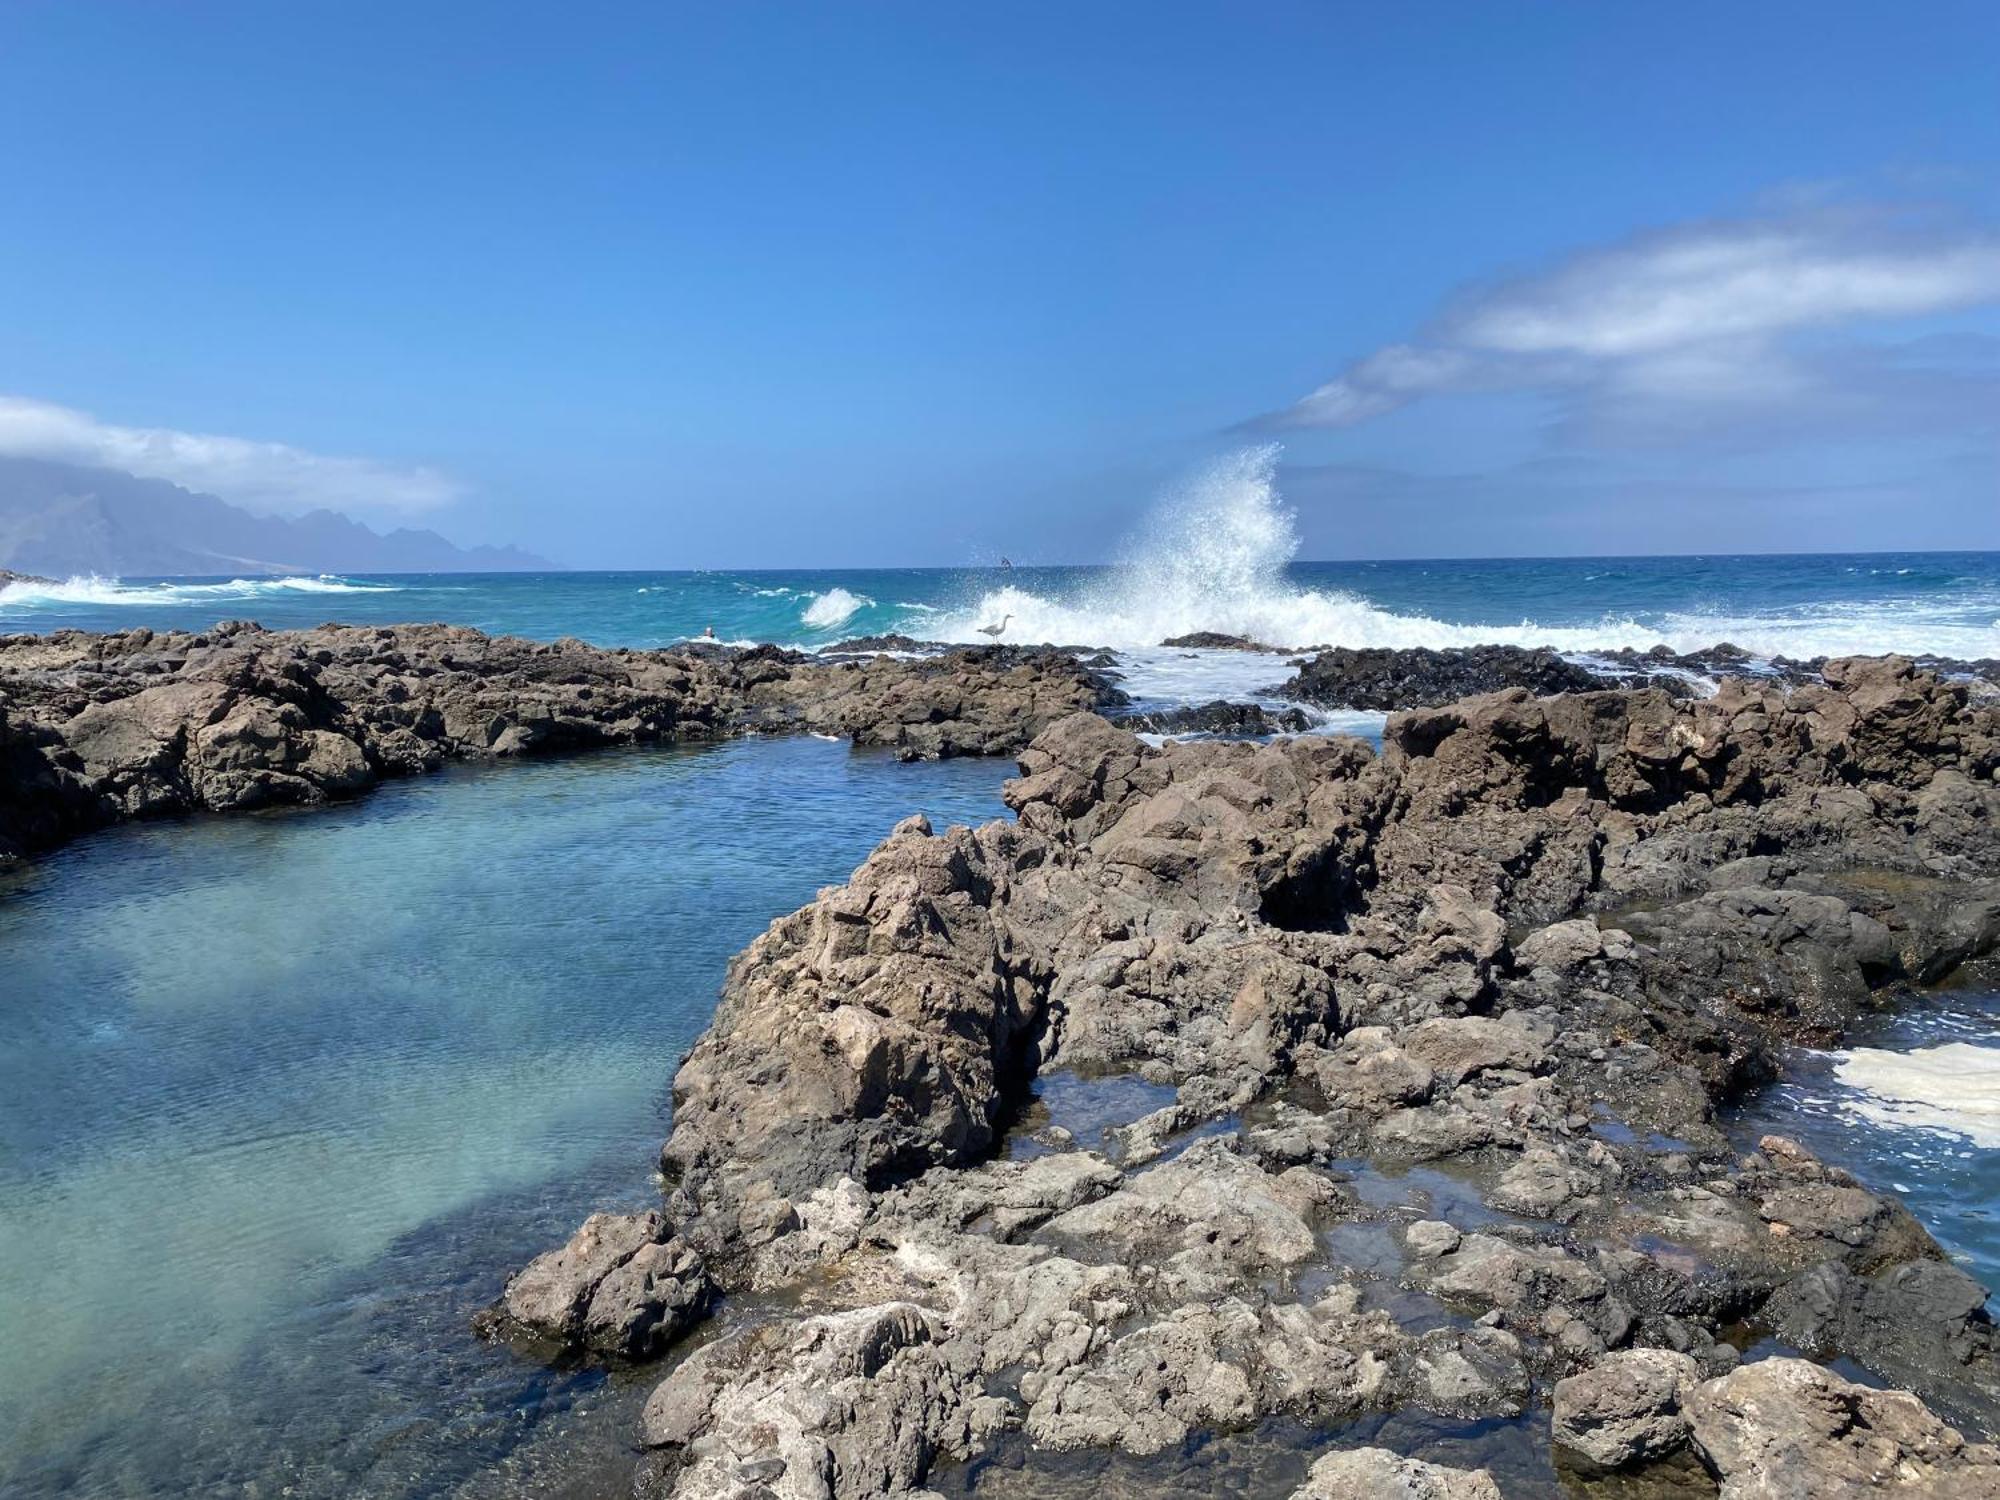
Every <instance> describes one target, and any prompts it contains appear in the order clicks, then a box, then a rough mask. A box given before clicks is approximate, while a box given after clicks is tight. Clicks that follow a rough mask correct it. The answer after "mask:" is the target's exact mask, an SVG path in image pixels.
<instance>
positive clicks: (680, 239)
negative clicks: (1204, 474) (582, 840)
mask: <svg viewBox="0 0 2000 1500" xmlns="http://www.w3.org/2000/svg"><path fill="white" fill-rule="evenodd" d="M1996 77H2000V9H1996V8H1995V7H1993V6H1991V5H1990V4H1965V5H1954V4H1935V3H1931V4H1915V5H1910V6H1904V7H1895V8H1893V10H1892V9H1891V8H1888V7H1884V6H1881V5H1879V4H1867V5H1852V4H1838V3H1831V4H1829V3H1818V4H1811V5H1805V4H1799V5H1786V4H1770V5H1759V6H1740V5H1714V4H1684V5H1675V6H1671V7H1664V6H1660V7H1655V6H1644V7H1642V6H1607V5H1601V4H1580V5H1559V4H1540V5H1535V6H1494V5H1487V4H1463V5H1444V4H1412V5H1406V6H1380V5H1365V6H1364V5H1358V4H1357V5H1329V4H1318V5H1288V4H1270V5H1258V6H1234V5H1223V4H1215V5H1184V4H1159V3H1153V4H1133V5H1090V6H1075V5H1038V4H1026V5H1019V4H1017V5H1007V6H970V5H938V4H934V3H931V4H921V5H917V4H912V5H865V6H830V5H819V4H811V5H807V4H800V5H767V4H756V3H745V4H729V5H703V6H682V5H675V6H650V7H639V6H618V7H612V6H601V5H596V4H591V3H566V4H563V5H560V6H556V5H542V6H530V5H514V6H485V5H482V6H477V7H475V6H463V7H458V6H451V5H446V4H441V3H440V4H428V5H419V6H409V5H393V6H392V5H372V4H364V3H354V0H347V3H339V4H335V3H297V4H284V5H270V4H267V3H243V4H230V5H223V4H201V3H182V4H176V5H173V6H162V5H157V4H150V3H149V4H130V5H120V4H112V3H91V4H78V3H74V0H16V3H14V4H11V5H9V6H7V7H6V8H5V9H4V11H0V129H4V131H5V132H6V138H7V140H8V141H9V142H10V143H11V149H10V150H8V151H7V152H5V153H0V201H4V202H5V203H6V204H7V205H8V206H9V207H8V214H7V228H6V232H5V233H4V234H0V394H4V396H5V398H6V400H5V401H4V403H0V451H9V452H24V453H33V454H40V455H43V456H56V457H69V458H91V459H95V460H96V461H103V462H116V463H119V464H121V465H122V466H126V467H130V468H133V469H135V470H139V471H149V472H154V473H158V474H160V475H162V476H164V477H171V478H177V479H179V480H181V481H182V482H185V483H189V484H191V485H192V486H194V487H198V488H207V489H211V490H214V491H215V492H217V493H221V494H223V495H224V496H225V498H229V499H233V500H237V501H240V502H242V503H246V504H250V505H253V506H256V507H258V508H264V509H299V508H303V507H305V506H309V505H312V504H320V503H332V504H336V505H338V506H340V507H341V508H344V509H347V510H349V511H351V512H352V513H354V514H356V515H359V516H361V517H363V518H365V519H367V520H369V521H371V522H372V523H375V524H378V525H379V524H395V523H401V522H409V523H412V524H424V525H433V526H436V527H437V528H438V529H440V530H443V531H445V532H446V533H447V534H448V535H450V536H452V537H453V538H454V539H456V540H461V541H515V542H519V543H522V544H524V545H526V546H529V547H532V548H534V549H536V550H539V551H542V552H544V553H546V554H548V555H551V556H554V557H556V558H558V559H560V560H561V561H564V562H566V563H571V564H576V565H582V566H661V567H673V566H708V565H735V566H754V565H773V566H777V565H812V564H826V565H835V564H868V563H946V564H948V563H959V562H968V561H981V560H990V559H991V558H992V557H993V556H994V555H996V554H998V553H1001V552H1005V553H1008V554H1010V555H1012V556H1013V557H1014V558H1015V559H1016V560H1033V561H1078V560H1090V559H1093V558H1100V557H1104V556H1106V555H1109V554H1110V553H1112V552H1113V551H1114V550H1115V547H1116V544H1117V541H1118V538H1119V537H1120V535H1121V534H1122V533H1123V532H1124V531H1125V530H1126V529H1127V528H1128V527H1129V526H1130V525H1131V524H1132V523H1133V521H1134V519H1135V518H1136V517H1137V516H1138V515H1139V514H1141V513H1142V512H1143V511H1144V510H1145V509H1146V508H1147V506H1148V504H1149V503H1150V501H1151V499H1152V497H1153V496H1154V495H1155V494H1156V493H1157V491H1158V490H1159V489H1160V487H1161V486H1162V485H1163V484H1165V483H1167V482H1168V481H1170V480H1171V478H1172V477H1173V476H1174V475H1175V474H1177V473H1180V472H1183V471H1185V470H1186V469H1187V468H1189V467H1190V466H1191V465H1194V464H1196V463H1198V462H1200V461H1201V460H1202V459H1203V458H1205V457H1206V456H1208V455H1210V454H1212V453H1214V452H1215V451H1216V450H1218V449H1220V448H1223V447H1226V446H1229V445H1231V444H1235V443H1240V442H1244V441H1254V440H1261V439H1264V438H1267V437H1271V436H1275V437H1277V438H1279V439H1280V440H1282V441H1283V442H1284V443H1285V452H1286V469H1285V486H1286V493H1287V495H1288V497H1289V498H1290V500H1291V501H1292V503H1293V504H1294V505H1295V507H1296V508H1297V510H1298V513H1299V521H1300V529H1301V531H1302V533H1303V534H1304V537H1305V542H1306V545H1305V552H1306V554H1307V555H1310V556H1319V557H1342V556H1395V555H1403V556H1410V555H1418V556H1425V555H1428V556H1435V555H1440V554H1500V553H1516V554H1547V553H1563V552H1605V551H1716V550H1726V549H1729V548H1739V549H1743V550H1769V549H1779V548H1786V547H1794V548H1798V549H1801V550H1807V549H1809V550H1834V549H1842V548H1862V547H1889V546H1896V545H1907V546H1924V547H1949V546H1966V547H1973V546H1984V547H1994V546H2000V456H1997V455H2000V445H1997V444H1996V425H2000V418H1997V417H1996V413H2000V353H1997V352H1996V351H2000V109H1996V107H1995V103H1994V80H1995V78H1996Z"/></svg>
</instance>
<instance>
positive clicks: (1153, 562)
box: [933, 444, 1661, 650]
mask: <svg viewBox="0 0 2000 1500" xmlns="http://www.w3.org/2000/svg"><path fill="white" fill-rule="evenodd" d="M1278 454H1279V449H1278V447H1277V445H1275V444H1272V445H1268V446H1263V447H1256V448H1246V449H1243V450H1241V451H1239V452H1236V453H1232V454H1229V455H1227V456H1225V457H1223V458H1221V459H1219V460H1217V461H1216V462H1215V463H1213V464H1211V465H1210V466H1209V467H1208V468H1206V469H1204V470H1203V471H1201V472H1200V473H1199V474H1197V475H1196V476H1195V477H1194V478H1193V479H1191V480H1190V481H1188V482H1187V483H1186V484H1184V485H1183V486H1182V487H1181V488H1180V489H1178V490H1177V491H1175V492H1174V493H1172V494H1171V495H1169V496H1168V497H1167V499H1166V500H1165V501H1164V503H1162V505H1161V506H1160V508H1159V509H1158V510H1156V511H1155V512H1154V513H1153V515H1152V517H1151V518H1150V519H1149V520H1148V522H1147V524H1146V526H1145V528H1144V530H1143V531H1142V532H1141V534H1140V536H1139V537H1138V538H1137V539H1136V541H1135V542H1134V543H1133V544H1131V545H1130V546H1128V548H1127V549H1126V551H1125V555H1124V558H1123V560H1122V561H1121V562H1120V563H1119V564H1117V565H1116V566H1115V567H1114V568H1112V569H1111V571H1110V573H1109V575H1108V576H1107V577H1106V578H1105V579H1104V580H1103V581H1102V582H1101V583H1099V584H1098V585H1096V586H1095V587H1093V588H1090V589H1088V590H1086V591H1085V592H1084V593H1083V594H1082V595H1080V596H1079V597H1078V598H1076V599H1074V600H1072V601H1063V600H1058V599H1048V598H1044V597H1042V596H1041V595H1039V594H1034V593H1030V592H1028V591H1027V590H1026V589H1022V588H1018V587H1008V588H1003V589H996V590H994V591H993V592H991V593H989V594H987V595H985V596H984V597H983V598H982V599H980V600H979V602H978V603H977V604H976V605H975V606H974V607H973V608H972V609H971V610H970V611H969V612H967V613H964V614H960V615H955V616H953V617H952V618H951V619H950V620H949V621H948V622H945V623H944V631H945V635H944V638H946V639H950V640H965V641H971V640H977V639H978V638H979V636H978V633H977V632H978V627H979V626H980V625H982V624H985V623H988V622H990V621H993V620H998V619H1000V618H1001V617H1002V616H1004V615H1007V614H1012V615H1013V616H1014V625H1013V628H1012V629H1011V630H1009V632H1008V634H1007V639H1009V640H1012V641H1053V642H1056V643H1059V644H1063V645H1088V646H1115V647H1121V648H1126V649H1144V648H1148V647H1157V646H1158V645H1159V644H1160V643H1161V642H1162V641H1166V640H1169V639H1172V638H1174V637H1176V636H1183V635H1190V634H1192V633H1194V632H1196V631H1214V632H1216V633H1218V634H1221V635H1234V636H1242V637H1245V638H1246V639H1249V640H1252V641H1256V642H1259V643H1261V644H1263V645H1267V646H1277V647H1283V648H1291V647H1300V646H1315V645H1337V646H1472V645H1483V644H1489V643H1491V644H1513V645H1533V646H1541V645H1551V646H1558V647H1561V648H1563V649H1566V650H1582V649H1586V648H1589V647H1598V648H1603V647H1615V646H1637V647H1640V648H1645V647H1649V646H1654V645H1657V644H1659V643H1660V640H1661V637H1660V636H1659V634H1658V633H1657V632H1654V631H1651V630H1647V629H1644V628H1643V627H1640V626H1637V625H1634V624H1632V623H1630V622H1628V621H1607V622H1606V623H1605V624H1604V625H1603V626H1601V627H1591V628H1589V629H1578V628H1557V629H1545V628H1543V627H1540V626H1537V625H1534V624H1532V623H1523V624H1521V625H1518V626H1492V625H1453V624H1448V623H1446V622H1445V621H1443V620H1434V619H1431V618H1429V617H1428V616H1425V615H1399V614H1392V613H1390V612H1389V611H1387V610H1383V609H1378V608H1377V607H1376V606H1374V605H1372V604H1370V603H1368V601H1367V600H1365V599H1362V598H1359V597H1357V596H1356V595H1353V594H1347V593H1342V592H1339V591H1337V590H1329V591H1324V592H1322V591H1319V590H1314V589H1301V588H1299V587H1297V586H1296V585H1294V584H1292V583H1291V582H1289V581H1288V580H1287V579H1286V577H1285V568H1286V566H1287V565H1288V564H1289V563H1290V562H1291V561H1292V558H1293V556H1294V555H1295V554H1296V553H1297V551H1298V547H1299V536H1298V531H1297V529H1296V528H1295V527H1294V526H1293V524H1292V515H1291V512H1290V511H1289V510H1287V509H1286V508H1285V506H1284V503H1283V501H1282V500H1281V499H1280V497H1279V494H1278V484H1277V468H1278ZM933 629H935V627H933Z"/></svg>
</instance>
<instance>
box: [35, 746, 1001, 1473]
mask: <svg viewBox="0 0 2000 1500" xmlns="http://www.w3.org/2000/svg"><path fill="white" fill-rule="evenodd" d="M1011 769H1012V768H1011V766H1010V765H1008V764H1007V763H1005V762H991V761H988V762H979V761H950V762H945V763H942V764H925V765H916V766H908V765H898V764H897V763H896V762H895V761H894V760H893V759H891V758H890V757H888V756H886V755H877V754H866V753H856V752H852V751H850V750H849V749H848V748H847V747H846V746H844V745H837V744H830V743H826V742H823V741H819V740H814V739H807V738H801V739H783V740H757V741H737V742H732V743H728V744H723V745H718V746H709V747H696V748H680V749H667V750H655V751H634V752H608V753H602V754H597V755H592V756H588V757H584V758H579V759H574V760H562V761H545V762H535V763H524V764H515V765H507V766H501V767H494V768H490V769H475V770H455V771H451V772H447V773H445V774H442V775H439V776H436V777H430V778H424V779H419V780H415V781H408V782H400V783H395V784H391V785H389V786H386V787H384V788H382V789H381V790H379V791H378V792H376V793H374V794H373V795H371V796H370V797H368V798H366V799H363V800H362V801H359V802H356V803H352V804H348V805H344V806H341V807H337V808H332V809H327V810H323V811H317V812H309V813H302V814H292V815H277V816H268V817H251V818H232V819H226V820H224V819H211V820H196V821H193V822H177V823H173V824H154V825H143V824H142V825H133V826H128V827H124V828H120V829H116V830H113V831H110V832H108V833H105V834H102V835H99V836H96V837H93V838H90V839H86V840H84V841H82V842H80V843H78V844H76V845H73V846H71V847H70V848H69V849H66V850H64V851H63V852H61V853H60V854H58V855H56V856H54V857H53V858H50V859H48V860H46V861H44V862H42V863H41V864H39V865H37V866H34V867H33V868H31V869H30V870H29V871H27V872H26V873H25V874H23V875H21V876H17V877H15V878H14V879H13V880H12V881H11V882H9V883H8V884H6V885H4V886H0V976H4V979H0V989H3V990H4V996H0V1012H4V1021H5V1025H6V1028H7V1038H8V1044H7V1046H6V1047H5V1049H4V1050H0V1327H4V1328H5V1329H6V1330H7V1338H6V1339H5V1340H4V1341H0V1491H4V1492H5V1493H6V1494H8V1495H10V1496H14V1495H20V1496H42V1495H56V1494H90V1495H112V1496H139V1495H184V1494H221V1493H229V1494H245V1495H259V1496H264V1495H269V1496H276V1495H279V1494H281V1493H290V1494H292V1495H297V1496H310V1495H321V1494H324V1495H329V1496H331V1495H341V1496H352V1495H357V1494H366V1495H370V1496H394V1495H436V1494H449V1493H455V1492H459V1491H460V1489H461V1487H462V1486H463V1487H466V1488H465V1489H464V1492H465V1493H473V1494H479V1495H491V1494H506V1493H511V1492H519V1493H530V1492H532V1493H537V1494H542V1493H551V1492H555V1493H560V1492H562V1488H563V1487H564V1486H571V1487H574V1486H576V1485H580V1484H583V1483H584V1480H585V1478H586V1477H589V1476H595V1477H603V1476H604V1474H605V1473H606V1472H608V1470H610V1469H616V1470H617V1471H618V1472H617V1473H616V1474H615V1475H614V1476H612V1477H611V1489H610V1492H613V1493H615V1492H617V1490H618V1488H619V1487H620V1486H622V1484H623V1483H624V1482H625V1480H626V1479H627V1477H628V1471H627V1469H626V1467H625V1454H624V1443H625V1442H626V1440H627V1439H628V1437H629V1433H630V1416H631V1408H632V1404H633V1402H634V1401H635V1400H637V1399H641V1398H642V1397H643V1392H644V1389H645V1386H644V1384H639V1385H636V1386H632V1385H629V1384H628V1385H621V1384H620V1383H619V1382H617V1381H607V1380H606V1378H605V1377H604V1375H603V1374H602V1373H601V1372H596V1371H591V1370H571V1371H567V1372H562V1371H558V1372H551V1371H549V1370H546V1369H544V1368H543V1367H541V1366H540V1365H538V1364H537V1363H535V1362H534V1361H532V1360H526V1359H521V1358H519V1357H517V1356H515V1355H514V1354H512V1353H511V1352H509V1351H508V1350H506V1349H505V1348H502V1347H495V1346H490V1345H487V1344H483V1343H481V1342H479V1341H478V1340H476V1339H475V1338H474V1337H473V1335H472V1333H471V1331H470V1328H469V1326H468V1320H469V1318H470V1317H471V1315H472V1313H473V1312H474V1311H475V1310H476V1309H477V1308H478V1307H479V1306H481V1305H483V1304H484V1303H485V1302H487V1301H489V1300H490V1299H491V1298H492V1297H493V1296H494V1295H495V1294H496V1293H497V1291H498V1289H499V1286H500V1283H501V1281H502V1280H503V1279H504V1277H505V1275H506V1274H507V1273H508V1272H509V1271H511V1270H513V1269H515V1268H517V1267H518V1266H519V1265H520V1264H521V1263H523V1262H524V1261H525V1260H526V1259H527V1258H529V1257H531V1256H532V1255H534V1254H536V1253H538V1252H539V1251H540V1250H542V1249H545V1248H548V1247H550V1246H551V1245H553V1244H556V1243H559V1242H560V1241H561V1240H562V1239H564V1238H565V1237H566V1236H567V1235H568V1233H569V1232H570V1230H572V1229H573V1228H574V1227H575V1224H576V1223H577V1222H578V1220H580V1219H581V1218H582V1216H583V1215H584V1214H586V1213H588V1212H589V1211H591V1210H592V1209H595V1208H600V1207H604V1206H606V1205H611V1204H627V1205H636V1204H639V1203H642V1202H644V1201H645V1200H646V1198H647V1197H648V1196H649V1195H650V1193H651V1192H652V1165H653V1160H654V1156H655V1154H656V1152H657V1150H658V1147H659V1143H660V1141H661V1140H662V1139H663V1138H664V1136H665V1134H666V1131H667V1127H668V1123H669V1099H668V1084H669V1081H670V1079H671V1077H672V1074H673V1071H674V1068H675V1066H676V1064H677V1062H678V1059H679V1057H680V1056H681V1054H682V1053H683V1052H684V1051H685V1050H686V1048H687V1047H688V1046H689V1045H690V1044H691V1043H692V1042H693V1041H694V1039H695V1037H696V1036H697V1035H698V1034H699V1033H700V1031H701V1030H702V1028H703V1027H704V1026H706V1024H707V1022H708V1018H709V1015H710V1013H711V1011H712V1010H713V1007H714V1002H715V997H716V993H717V990H718V987H719V985H720V983H721V979H722V975H723V970H724V967H725V965H726V963H727V960H728V958H729V957H730V956H731V955H732V954H733V953H735V952H736V951H737V950H738V949H740V948H741V947H743V946H744V945H745V944H746V943H747V942H748V941H749V940H750V939H751V938H752V937H754V936H755V935H756V934H757V933H758V932H760V931H761V930H762V929H763V928H764V926H765V925H766V924H767V923H768V922H769V921H770V920H771V919H772V918H773V917H774V916H776V915H778V914H780V913H782V912H785V911H788V910H790V909H792V908H794V907H796V906H798V905H800V904H802V903H803V902H805V901H806V900H808V899H810V897H811V895H812V893H813V892H814V890H815V889H817V888H818V887H819V886H821V885H823V884H827V883H830V882H835V881H839V880H843V879H845V878H846V876H847V874H848V873H849V871H850V870H851V869H852V868H853V866H854V865H855V864H857V863H858V862H859V861H860V860H861V859H862V858H863V857H864V856H865V855H866V854H867V852H868V851H869V850H870V849H872V848H873V847H874V845H875V844H876V843H877V842H879V841H880V840H881V838H882V837H883V836H884V835H885V834H886V833H887V831H888V829H889V828H890V827H891V826H892V825H893V824H894V823H895V822H896V821H897V820H898V819H899V818H902V817H903V816H905V815H907V814H908V813H910V812H912V811H917V810H922V811H925V812H928V813H929V814H930V815H931V816H932V817H933V819H934V820H935V821H936V822H937V823H938V824H939V826H943V825H944V824H945V823H949V822H981V821H985V820H987V819H988V818H991V817H994V816H1001V815H1004V809H1003V808H1002V807H1001V805H1000V803H999V800H998V796H997V792H998V788H999V784H1000V781H1001V780H1002V778H1004V777H1005V776H1006V775H1008V774H1010V772H1011ZM596 1424H602V1425H596ZM591 1433H594V1435H595V1439H596V1440H595V1441H594V1442H589V1441H584V1438H585V1437H586V1436H587V1435H589V1434H591ZM572 1455H574V1461H575V1462H577V1463H581V1464H584V1465H585V1468H584V1469H582V1470H573V1469H572V1468H571V1467H570V1465H571V1462H572ZM593 1466H594V1467H593ZM552 1487H554V1488H553V1489H552ZM576 1492H578V1493H588V1492H592V1491H591V1490H590V1489H589V1488H588V1487H586V1488H584V1489H581V1490H577V1491H576Z"/></svg>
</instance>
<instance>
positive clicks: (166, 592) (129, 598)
mask: <svg viewBox="0 0 2000 1500" xmlns="http://www.w3.org/2000/svg"><path fill="white" fill-rule="evenodd" d="M396 591H397V586H396V585H395V584H392V583H355V582H352V581H351V580H349V579H345V578H338V577H335V576H334V575H333V574H331V573H322V574H320V575H318V576H317V577H304V576H297V577H286V578H232V579H229V580H228V581H227V582H221V583H121V582H120V581H119V580H118V579H116V578H102V577H99V576H98V575H96V574H94V573H93V574H83V575H80V576H78V577H74V578H66V579H63V580H62V581H60V582H55V583H31V582H25V581H24V582H18V583H10V584H7V585H6V586H5V587H0V607H7V608H23V609H32V608H35V607H38V606H41V607H48V606H61V605H65V604H98V605H153V606H158V605H161V604H174V603H179V602H186V603H198V602H202V601H207V600H215V599H268V598H272V597H276V596H282V595H285V594H388V593H395V592H396Z"/></svg>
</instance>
